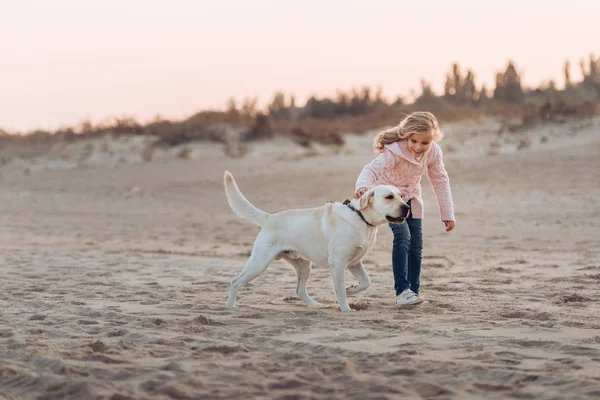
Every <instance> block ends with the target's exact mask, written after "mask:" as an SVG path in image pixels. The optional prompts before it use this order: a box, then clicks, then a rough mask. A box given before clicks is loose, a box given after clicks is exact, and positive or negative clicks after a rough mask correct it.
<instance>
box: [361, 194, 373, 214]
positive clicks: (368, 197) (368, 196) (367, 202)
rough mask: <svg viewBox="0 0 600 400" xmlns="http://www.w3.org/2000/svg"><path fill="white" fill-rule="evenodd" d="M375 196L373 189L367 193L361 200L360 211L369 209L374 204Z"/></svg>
mask: <svg viewBox="0 0 600 400" xmlns="http://www.w3.org/2000/svg"><path fill="white" fill-rule="evenodd" d="M374 196H375V192H374V191H373V190H372V189H369V190H368V191H367V193H365V194H363V195H362V196H361V198H360V211H362V210H364V209H365V208H367V207H369V205H371V203H372V202H373V197H374Z"/></svg>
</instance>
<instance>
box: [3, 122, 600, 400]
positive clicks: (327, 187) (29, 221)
mask: <svg viewBox="0 0 600 400" xmlns="http://www.w3.org/2000/svg"><path fill="white" fill-rule="evenodd" d="M442 129H443V130H444V131H445V134H446V138H445V139H444V141H442V143H441V146H442V149H444V151H445V164H446V167H447V170H448V173H449V175H450V179H451V185H452V190H453V197H454V202H455V210H456V218H457V226H456V229H455V230H454V231H453V232H451V233H446V232H445V231H444V229H443V224H442V223H441V222H440V220H439V212H438V209H437V204H436V201H435V196H434V194H433V192H432V190H431V187H430V185H429V183H428V181H427V179H426V178H424V180H423V182H424V187H423V192H424V194H423V197H424V200H425V209H426V211H425V219H424V225H423V226H424V239H425V246H424V259H423V270H422V287H421V290H422V293H423V295H424V297H425V298H426V300H427V301H426V302H425V303H424V304H422V305H419V306H416V307H404V308H398V307H396V306H395V305H394V300H395V296H394V293H393V276H392V268H391V247H392V234H391V231H390V229H389V228H388V227H387V226H383V227H382V228H381V229H380V230H379V236H378V242H377V245H376V246H375V249H374V250H373V251H372V252H371V253H370V254H368V255H367V256H366V258H365V265H366V268H367V270H368V272H369V274H370V276H371V278H372V286H371V287H370V288H369V289H368V290H366V291H364V292H362V293H360V294H359V295H357V296H356V297H353V298H351V304H352V305H353V307H354V308H356V309H358V311H357V312H354V313H341V312H339V311H337V309H336V307H335V304H334V303H335V298H334V294H333V287H332V283H331V278H330V275H329V271H328V270H327V269H325V268H320V267H315V268H313V272H312V275H311V278H310V280H309V283H308V291H309V293H310V294H311V296H313V297H314V298H315V299H316V300H318V301H320V302H322V303H326V304H329V305H331V308H327V309H308V308H307V307H306V306H305V305H304V303H303V302H302V301H301V300H300V299H299V298H298V297H297V296H296V294H295V288H296V274H295V272H294V271H293V269H292V268H291V267H290V266H288V265H286V264H284V263H283V262H281V261H276V262H275V263H273V264H272V265H271V266H270V267H269V268H268V269H267V270H266V271H265V273H264V274H262V275H261V276H260V277H258V278H257V279H255V280H254V281H252V282H251V283H250V284H249V285H247V286H246V287H244V288H243V289H242V290H241V291H240V294H239V296H238V307H237V308H236V309H233V310H227V309H225V307H224V305H225V300H226V297H227V290H228V287H229V284H230V282H231V280H232V279H233V278H234V277H235V275H236V274H238V273H239V272H240V271H241V270H242V268H243V266H244V264H245V261H246V259H247V257H248V255H249V253H250V250H251V246H252V242H253V240H254V238H255V236H256V234H257V232H258V230H259V228H257V227H256V226H254V225H252V224H250V223H248V222H245V221H242V220H239V219H238V218H237V217H236V216H235V215H234V213H233V212H232V211H231V210H230V209H229V207H228V205H227V203H226V200H225V195H224V192H223V184H222V179H223V172H224V171H225V170H226V169H228V170H230V171H231V172H232V173H233V175H234V176H235V178H236V180H237V182H238V184H239V186H240V188H241V190H242V191H243V192H244V194H245V195H246V197H248V199H249V200H250V201H251V202H252V203H253V204H255V205H256V206H257V207H259V208H261V209H263V210H265V211H267V212H276V211H281V210H285V209H289V208H304V207H316V206H320V205H322V204H323V203H324V202H326V201H328V200H335V201H343V200H344V199H345V198H348V197H350V196H351V195H352V192H353V188H354V182H355V180H356V177H357V175H358V173H359V172H360V170H361V168H362V167H363V165H364V164H366V163H368V162H369V161H370V160H371V159H372V158H373V157H374V156H375V154H374V153H373V151H372V150H371V140H372V137H373V135H374V133H375V132H372V133H369V134H367V135H361V136H358V135H356V136H355V135H349V136H347V137H346V139H347V143H346V145H345V146H343V147H337V148H329V147H315V148H314V149H312V150H307V149H303V148H301V147H298V146H295V145H294V144H292V143H291V142H288V141H285V140H283V139H276V140H273V141H270V142H265V143H260V142H259V143H252V144H250V145H248V149H247V150H248V153H247V154H246V155H245V156H243V157H227V156H225V155H224V149H223V145H222V144H214V143H197V144H192V145H185V146H180V147H178V148H173V149H155V150H152V151H151V150H149V149H150V142H151V140H150V139H148V138H133V139H131V138H120V139H112V138H109V137H106V138H100V139H94V140H90V141H77V142H74V143H65V144H61V145H55V146H53V147H52V148H51V149H48V150H47V151H44V152H43V153H41V154H40V155H36V156H31V157H23V158H19V157H13V156H12V153H11V151H12V150H11V147H10V146H5V147H3V148H0V155H1V156H2V157H4V158H3V160H5V161H4V162H3V163H1V164H3V166H2V167H0V205H1V223H0V249H1V251H0V266H1V271H2V279H1V280H0V398H6V399H111V400H125V399H209V398H210V399H220V398H223V399H225V398H240V399H242V398H243V399H248V398H253V399H255V398H256V399H281V400H283V399H331V398H344V399H398V398H416V399H418V398H424V399H453V398H460V399H481V398H486V399H507V398H518V399H565V398H577V399H597V398H600V305H599V301H600V119H598V118H596V119H588V120H582V121H571V122H567V123H563V124H553V125H541V126H538V127H535V128H532V129H530V130H527V131H523V132H519V133H511V132H501V133H499V131H500V129H499V125H498V123H496V122H494V121H484V122H480V123H476V122H461V123H456V124H452V125H446V126H442ZM184 149H186V150H185V151H183V150H184ZM182 151H183V152H182ZM346 281H347V282H348V284H352V283H354V281H353V278H352V277H351V275H350V273H348V274H347V276H346Z"/></svg>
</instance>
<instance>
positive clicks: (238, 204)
mask: <svg viewBox="0 0 600 400" xmlns="http://www.w3.org/2000/svg"><path fill="white" fill-rule="evenodd" d="M223 181H224V184H225V194H226V195H227V202H228V203H229V207H231V209H232V210H233V212H235V213H236V214H237V216H238V217H240V218H244V219H247V220H249V221H252V222H253V223H255V224H256V225H258V226H263V224H264V223H265V221H266V220H267V217H268V216H269V214H267V213H266V212H264V211H261V210H259V209H258V208H256V207H254V206H253V205H252V203H250V202H249V201H248V199H246V198H245V197H244V195H243V194H242V192H240V189H239V188H238V186H237V184H236V183H235V180H234V179H233V175H231V173H230V172H229V171H225V176H224V178H223Z"/></svg>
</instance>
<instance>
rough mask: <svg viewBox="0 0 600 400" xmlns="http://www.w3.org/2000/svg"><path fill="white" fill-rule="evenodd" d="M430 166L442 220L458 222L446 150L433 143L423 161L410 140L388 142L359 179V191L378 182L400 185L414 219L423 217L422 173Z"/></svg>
mask: <svg viewBox="0 0 600 400" xmlns="http://www.w3.org/2000/svg"><path fill="white" fill-rule="evenodd" d="M425 167H427V176H428V177H429V181H430V182H431V185H432V186H433V191H434V192H435V196H436V197H437V201H438V206H439V208H440V214H441V219H442V221H454V205H453V203H452V193H451V191H450V180H449V179H448V173H447V172H446V168H445V167H444V161H443V155H442V149H441V148H440V146H439V145H438V144H437V143H436V142H433V143H431V147H430V148H429V150H428V151H427V152H426V153H425V155H424V156H423V158H422V159H421V161H416V160H415V158H414V157H413V156H412V155H411V154H410V151H409V149H408V144H407V141H406V140H399V141H397V142H394V143H390V144H387V145H385V147H384V150H383V153H381V154H380V155H379V156H378V157H377V158H376V159H374V160H373V161H371V163H369V164H367V165H365V167H364V168H363V170H362V172H361V173H360V175H359V176H358V179H357V180H356V190H358V189H360V188H362V187H366V188H369V189H370V188H372V187H373V186H377V185H392V186H396V187H397V188H398V189H400V191H401V192H402V199H403V200H404V201H408V200H411V199H412V201H411V213H412V216H413V218H417V219H422V218H423V199H422V198H421V175H422V174H423V170H424V169H425Z"/></svg>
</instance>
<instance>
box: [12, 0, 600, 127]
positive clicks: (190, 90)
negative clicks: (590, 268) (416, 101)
mask: <svg viewBox="0 0 600 400" xmlns="http://www.w3.org/2000/svg"><path fill="white" fill-rule="evenodd" d="M599 20H600V1H598V0H571V1H554V0H545V1H541V0H540V1H538V0H519V1H515V0H503V1H497V0H489V1H485V0H478V1H470V0H465V1H460V0H454V1H442V0H438V1H435V0H428V1H424V0H421V1H414V0H413V1H401V0H397V1H391V0H387V1H385V0H370V1H369V0H364V1H358V0H303V1H285V0H252V1H248V0H210V1H204V0H196V1H193V0H171V1H166V0H164V1H154V0H102V1H100V0H96V1H92V0H0V128H3V129H7V130H9V131H28V130H32V129H36V128H42V129H56V128H58V127H60V126H61V125H75V124H77V123H78V122H80V121H82V120H85V119H89V120H91V121H92V122H94V123H96V122H99V121H101V120H103V119H104V118H106V117H115V116H122V115H129V116H134V117H136V118H137V119H138V120H139V121H140V122H147V121H148V120H150V119H152V118H153V117H154V116H156V115H161V116H163V117H165V118H173V119H181V118H184V117H188V116H190V115H192V114H194V113H195V112H197V111H199V110H202V109H207V108H224V106H225V103H226V101H227V99H228V98H230V97H234V98H236V99H237V100H238V101H241V100H242V99H243V98H245V97H258V98H259V100H260V101H261V102H262V103H266V102H267V101H269V100H270V99H271V96H272V94H273V93H274V92H275V91H277V90H281V91H284V92H285V93H293V94H295V95H296V98H297V100H298V102H299V103H303V102H304V100H306V98H307V97H308V96H309V95H311V94H316V95H323V96H329V95H333V94H334V93H335V90H336V89H343V90H348V89H351V88H352V87H359V86H362V85H371V86H376V85H381V86H382V88H383V92H384V94H385V95H386V96H387V97H389V98H390V99H391V98H395V97H396V96H397V95H398V94H401V95H407V94H408V93H409V91H410V89H415V90H418V89H419V81H420V79H421V78H422V77H424V78H425V79H427V80H429V81H431V82H432V84H433V87H434V89H435V90H437V91H438V92H440V91H441V88H442V87H443V81H444V75H445V73H446V71H448V70H449V68H450V64H451V63H452V62H453V61H455V60H456V61H458V62H459V63H460V64H461V66H463V67H464V68H467V67H469V68H472V69H473V70H474V71H475V73H476V76H477V82H478V84H481V83H482V82H485V83H486V84H487V85H488V87H491V86H493V83H494V77H495V73H496V72H497V71H499V70H502V69H503V68H504V67H505V65H506V61H507V60H508V59H509V58H510V59H513V60H515V61H516V63H517V66H518V69H519V70H520V71H522V73H523V78H524V83H525V84H526V85H528V86H537V85H538V84H539V83H540V82H541V81H542V80H548V79H551V78H553V79H555V80H556V81H557V83H558V84H559V86H562V84H563V73H562V68H563V64H564V61H565V60H567V59H568V60H570V61H571V76H572V78H573V79H575V80H579V79H580V77H581V74H580V71H579V60H580V58H582V57H585V58H586V59H587V57H588V56H589V54H590V53H595V54H596V55H600V23H599V22H598V21H599Z"/></svg>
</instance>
